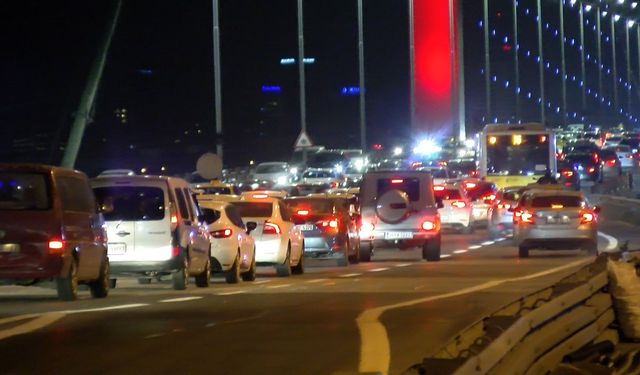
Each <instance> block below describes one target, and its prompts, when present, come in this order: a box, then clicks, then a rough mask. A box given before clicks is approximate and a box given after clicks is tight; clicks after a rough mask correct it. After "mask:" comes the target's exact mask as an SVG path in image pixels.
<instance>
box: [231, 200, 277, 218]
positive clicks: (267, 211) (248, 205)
mask: <svg viewBox="0 0 640 375" xmlns="http://www.w3.org/2000/svg"><path fill="white" fill-rule="evenodd" d="M232 204H233V205H234V206H235V207H236V208H237V209H238V214H239V215H240V216H241V217H271V216H272V215H273V204H272V203H271V202H233V203H232Z"/></svg>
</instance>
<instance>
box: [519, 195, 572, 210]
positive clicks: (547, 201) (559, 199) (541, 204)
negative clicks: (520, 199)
mask: <svg viewBox="0 0 640 375" xmlns="http://www.w3.org/2000/svg"><path fill="white" fill-rule="evenodd" d="M583 205H584V200H583V199H582V198H581V197H576V196H569V195H558V196H549V197H533V200H532V201H531V207H534V208H566V207H582V206H583Z"/></svg>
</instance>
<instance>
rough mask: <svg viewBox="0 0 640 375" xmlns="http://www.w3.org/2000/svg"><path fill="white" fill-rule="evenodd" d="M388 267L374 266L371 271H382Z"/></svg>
mask: <svg viewBox="0 0 640 375" xmlns="http://www.w3.org/2000/svg"><path fill="white" fill-rule="evenodd" d="M388 269H389V268H388V267H380V268H373V269H370V270H369V272H381V271H386V270H388Z"/></svg>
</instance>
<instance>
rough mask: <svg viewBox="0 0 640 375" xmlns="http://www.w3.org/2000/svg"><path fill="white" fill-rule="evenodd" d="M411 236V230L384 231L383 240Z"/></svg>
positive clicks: (401, 238)
mask: <svg viewBox="0 0 640 375" xmlns="http://www.w3.org/2000/svg"><path fill="white" fill-rule="evenodd" d="M411 238H413V233H412V232H384V239H385V240H404V239H411Z"/></svg>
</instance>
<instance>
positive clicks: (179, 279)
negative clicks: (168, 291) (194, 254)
mask: <svg viewBox="0 0 640 375" xmlns="http://www.w3.org/2000/svg"><path fill="white" fill-rule="evenodd" d="M171 281H172V283H173V289H175V290H185V289H187V284H188V283H189V263H188V262H187V257H186V255H185V256H184V260H183V261H182V265H181V267H180V269H179V270H177V271H175V272H174V273H173V274H172V275H171Z"/></svg>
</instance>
